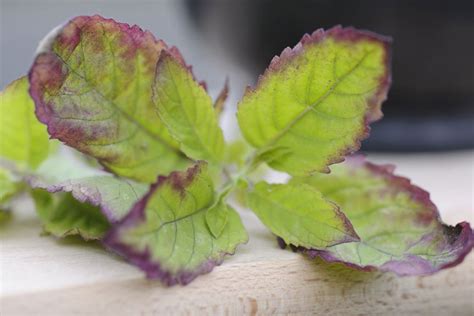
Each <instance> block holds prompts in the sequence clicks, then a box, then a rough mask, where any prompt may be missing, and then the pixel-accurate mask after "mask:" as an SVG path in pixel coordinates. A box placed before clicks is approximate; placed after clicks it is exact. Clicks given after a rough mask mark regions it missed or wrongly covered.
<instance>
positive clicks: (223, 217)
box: [206, 201, 229, 238]
mask: <svg viewBox="0 0 474 316" xmlns="http://www.w3.org/2000/svg"><path fill="white" fill-rule="evenodd" d="M227 208H228V206H227V205H226V204H225V203H223V202H222V201H219V202H218V203H217V204H216V205H214V206H211V207H210V208H209V209H208V210H207V211H206V223H207V226H208V227H209V230H210V232H211V234H212V236H214V238H219V236H220V235H221V234H222V232H223V231H224V228H225V226H226V224H227V217H228V213H229V210H228V209H227Z"/></svg>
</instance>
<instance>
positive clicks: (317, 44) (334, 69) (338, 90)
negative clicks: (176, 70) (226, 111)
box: [237, 27, 391, 175]
mask: <svg viewBox="0 0 474 316" xmlns="http://www.w3.org/2000/svg"><path fill="white" fill-rule="evenodd" d="M389 43H390V40H389V39H387V38H385V37H382V36H379V35H376V34H373V33H369V32H365V31H358V30H355V29H353V28H344V29H343V28H341V27H335V28H332V29H330V30H328V31H326V32H325V31H323V30H317V31H316V32H314V33H313V34H312V35H305V36H304V37H303V38H302V40H301V41H300V42H299V43H298V44H297V45H296V46H295V47H294V48H293V49H290V48H287V49H285V50H284V51H283V52H282V54H281V55H280V56H279V57H275V58H274V59H273V60H272V62H271V64H270V66H269V67H268V69H267V70H266V72H265V74H264V75H263V76H261V77H260V79H259V82H258V84H257V86H256V87H255V88H254V89H247V91H246V93H245V95H244V97H243V99H242V101H241V102H240V104H239V109H238V114H237V116H238V121H239V125H240V129H241V130H242V133H243V135H244V137H245V139H246V140H247V141H248V142H249V143H250V144H251V145H252V146H254V147H255V148H256V149H257V158H259V159H260V160H263V161H266V162H267V163H268V164H269V165H270V166H271V167H272V168H274V169H277V170H280V171H284V172H288V173H290V174H292V175H306V174H311V173H314V172H328V171H329V169H328V165H330V164H332V163H335V162H340V161H342V160H343V159H344V156H345V155H346V154H348V153H350V152H354V151H356V150H357V149H359V147H360V141H361V140H362V139H364V138H365V137H367V135H368V131H369V128H368V124H369V123H370V122H372V121H374V120H377V119H379V118H380V117H381V116H382V112H381V110H380V106H381V103H382V102H383V101H384V100H385V98H386V94H387V91H388V88H389V86H390V78H391V74H390V56H389V54H390V52H389V50H390V48H389V45H390V44H389ZM269 153H270V154H269Z"/></svg>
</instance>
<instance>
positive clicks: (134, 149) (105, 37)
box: [29, 15, 187, 183]
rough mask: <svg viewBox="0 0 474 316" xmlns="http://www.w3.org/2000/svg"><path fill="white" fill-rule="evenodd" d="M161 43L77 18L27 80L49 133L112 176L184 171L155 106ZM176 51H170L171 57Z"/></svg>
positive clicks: (43, 51) (130, 29) (55, 35)
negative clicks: (153, 96) (86, 155)
mask: <svg viewBox="0 0 474 316" xmlns="http://www.w3.org/2000/svg"><path fill="white" fill-rule="evenodd" d="M164 50H168V49H167V47H166V45H165V43H164V42H162V41H159V40H156V39H155V38H154V37H153V35H152V34H151V33H149V32H147V31H143V30H142V29H140V28H139V27H138V26H129V25H128V24H123V23H118V22H116V21H114V20H112V19H105V18H102V17H100V16H97V15H96V16H91V17H88V16H80V17H76V18H74V19H73V20H71V21H70V22H68V23H67V24H66V25H64V26H61V27H59V28H57V29H55V30H54V31H53V32H52V33H51V34H50V35H48V36H47V38H46V39H45V40H44V41H43V43H42V44H41V45H40V47H39V49H38V54H37V56H36V59H35V61H34V63H33V66H32V68H31V70H30V73H29V80H30V85H31V87H30V94H31V96H32V98H33V100H34V102H35V104H36V115H37V117H38V118H39V120H40V121H41V122H43V123H44V124H46V125H47V126H48V132H49V134H50V135H51V137H53V138H57V139H59V140H61V141H63V142H65V143H66V144H67V145H69V146H71V147H74V148H76V149H78V150H80V151H81V152H83V153H86V154H88V155H90V156H93V157H95V158H97V159H98V161H99V162H100V163H101V164H103V165H104V166H105V167H106V168H107V169H109V170H110V171H112V172H114V173H116V174H117V175H120V176H124V177H129V178H132V179H135V180H139V181H143V182H149V183H151V182H153V181H154V179H155V177H156V175H157V174H167V173H169V172H170V171H172V170H175V169H177V168H182V167H183V166H184V165H185V164H187V159H186V158H185V157H184V155H183V154H182V153H181V152H180V150H179V146H178V143H177V142H176V141H175V140H174V139H173V138H172V137H171V136H170V134H169V132H168V130H167V129H166V127H165V126H164V124H163V123H162V122H161V120H160V118H159V117H158V114H157V113H156V109H155V106H154V105H153V102H152V84H153V81H154V78H155V67H156V63H157V61H158V60H159V56H160V54H161V52H162V51H164ZM175 51H176V50H170V52H172V53H173V52H175Z"/></svg>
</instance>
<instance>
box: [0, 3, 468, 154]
mask: <svg viewBox="0 0 474 316" xmlns="http://www.w3.org/2000/svg"><path fill="white" fill-rule="evenodd" d="M0 9H1V15H0V17H1V26H0V27H1V28H0V43H1V47H0V48H1V50H0V58H1V64H0V66H1V68H0V70H1V85H2V88H3V87H4V86H5V85H6V84H7V83H8V82H10V81H12V80H14V79H16V78H17V77H19V76H21V75H23V74H25V73H26V72H27V71H28V68H29V67H30V64H31V61H32V58H33V55H34V51H35V48H36V46H37V43H38V41H39V40H40V39H41V38H42V37H43V36H44V35H46V34H47V32H48V31H49V30H50V29H52V28H53V27H55V26H56V25H58V24H61V23H64V22H65V21H67V20H68V19H70V18H71V17H73V16H76V15H82V14H94V13H98V14H101V15H103V16H106V17H113V18H115V19H117V20H118V21H121V22H127V23H130V24H138V25H140V26H141V27H142V28H144V29H148V30H150V31H151V32H152V33H154V34H155V35H156V36H157V37H159V38H162V39H164V40H165V41H166V42H168V43H169V44H172V45H173V44H174V45H177V46H178V47H179V48H180V50H181V51H182V52H183V54H184V56H185V58H186V60H187V61H188V62H189V63H190V64H192V65H193V66H194V69H195V72H196V75H197V77H198V78H199V79H204V80H206V81H207V82H208V84H209V87H210V91H211V94H213V95H216V94H217V91H218V90H219V89H220V88H221V86H222V83H223V81H224V79H225V77H226V76H229V78H230V82H231V90H232V93H231V98H230V102H229V107H228V113H227V114H228V115H226V117H225V118H224V121H223V124H224V125H225V129H226V130H231V129H235V128H236V126H235V120H234V116H233V113H234V112H235V104H236V103H237V101H238V99H239V98H240V96H241V94H242V92H243V89H244V87H245V86H246V85H247V84H253V83H255V81H256V78H257V76H258V74H260V73H261V72H263V70H264V69H265V67H266V66H267V65H268V63H269V61H270V60H271V58H272V57H273V56H274V55H276V54H279V53H280V52H281V51H282V49H283V48H285V47H286V46H293V45H294V44H296V43H297V42H298V40H299V39H300V38H301V36H302V35H303V34H304V33H306V32H312V31H314V30H315V29H317V28H320V27H322V28H329V27H332V26H334V25H336V24H342V25H343V26H349V25H352V26H354V27H357V28H363V29H369V30H372V31H375V32H377V33H381V34H384V35H390V36H392V37H393V39H394V43H393V85H392V89H391V91H390V94H389V98H388V100H387V101H386V102H385V103H384V105H383V111H384V113H385V117H384V119H383V120H382V121H380V122H377V123H375V124H373V125H372V126H373V129H372V133H371V137H370V139H369V140H367V141H365V142H364V143H363V148H364V149H366V150H372V151H392V152H411V151H416V152H418V151H445V150H455V149H468V148H474V127H473V125H474V124H473V123H474V63H473V58H474V40H473V38H474V1H461V0H457V1H424V0H423V1H420V0H418V1H374V0H366V1H349V0H348V1H341V0H312V1H310V0H298V1H288V0H286V1H284V0H238V1H237V0H234V1H231V0H153V1H152V0H137V1H126V0H115V1H106V0H102V1H100V0H62V1H59V0H1V8H0ZM227 134H228V135H229V132H227ZM231 134H232V133H231ZM234 134H235V133H234ZM228 135H227V136H228ZM231 137H232V136H231Z"/></svg>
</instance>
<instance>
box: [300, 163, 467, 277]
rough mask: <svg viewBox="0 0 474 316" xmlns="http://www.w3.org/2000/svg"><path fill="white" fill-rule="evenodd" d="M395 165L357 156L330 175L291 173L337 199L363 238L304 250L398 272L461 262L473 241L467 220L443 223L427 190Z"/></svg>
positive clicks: (328, 258)
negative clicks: (450, 223) (352, 241)
mask: <svg viewBox="0 0 474 316" xmlns="http://www.w3.org/2000/svg"><path fill="white" fill-rule="evenodd" d="M393 170H394V168H393V166H378V165H375V164H372V163H370V162H366V161H365V160H364V159H363V158H362V157H356V158H351V159H349V160H348V162H346V163H344V164H342V165H337V166H335V167H333V170H332V172H331V174H329V175H323V174H318V175H313V176H311V177H306V178H296V179H293V180H292V181H291V183H293V184H297V183H298V184H301V183H305V184H308V185H311V186H313V187H314V188H316V189H318V190H320V191H321V192H322V193H323V195H324V196H325V197H326V198H328V199H329V200H331V201H333V202H335V203H337V204H338V205H339V206H340V207H341V210H342V211H343V212H344V214H346V216H347V217H348V218H349V220H350V221H351V223H352V225H353V226H354V229H355V230H356V232H357V234H358V235H359V236H360V239H361V240H360V242H355V243H347V244H341V245H335V246H331V247H329V248H327V249H324V250H306V252H308V253H309V254H310V256H320V257H322V258H323V259H325V260H326V261H330V262H342V263H344V264H346V265H348V266H350V267H356V268H360V269H363V270H374V269H378V270H381V271H391V272H395V273H396V274H398V275H423V274H431V273H435V272H437V271H439V270H441V269H444V268H447V267H451V266H454V265H457V264H459V263H460V262H462V260H463V259H464V257H465V256H466V255H467V254H468V253H469V252H470V251H471V249H472V247H473V245H474V235H473V232H472V229H471V227H470V226H469V224H468V223H466V222H463V223H460V224H458V225H456V226H449V225H446V224H444V223H443V222H442V221H441V220H440V216H439V213H438V210H437V208H436V206H435V205H434V204H433V203H432V202H431V201H430V198H429V194H428V193H427V192H426V191H424V190H422V189H420V188H419V187H417V186H415V185H413V184H412V183H411V182H410V180H408V179H406V178H403V177H400V176H397V175H394V174H393Z"/></svg>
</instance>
